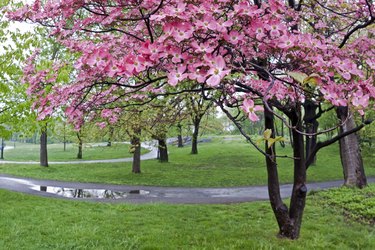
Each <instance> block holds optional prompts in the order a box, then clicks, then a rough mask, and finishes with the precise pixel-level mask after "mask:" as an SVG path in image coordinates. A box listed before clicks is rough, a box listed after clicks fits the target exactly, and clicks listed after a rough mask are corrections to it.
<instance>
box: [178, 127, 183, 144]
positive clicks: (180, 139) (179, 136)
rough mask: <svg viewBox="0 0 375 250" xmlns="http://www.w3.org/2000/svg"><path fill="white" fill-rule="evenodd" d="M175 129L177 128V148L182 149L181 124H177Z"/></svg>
mask: <svg viewBox="0 0 375 250" xmlns="http://www.w3.org/2000/svg"><path fill="white" fill-rule="evenodd" d="M177 128H178V135H177V143H178V147H179V148H182V147H183V146H184V144H183V142H182V126H181V124H178V125H177Z"/></svg>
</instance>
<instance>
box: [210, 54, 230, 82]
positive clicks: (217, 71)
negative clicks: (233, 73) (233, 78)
mask: <svg viewBox="0 0 375 250" xmlns="http://www.w3.org/2000/svg"><path fill="white" fill-rule="evenodd" d="M229 73H230V70H225V61H224V58H223V57H221V56H218V57H215V58H213V61H212V65H211V67H210V70H209V71H208V72H207V74H208V75H211V76H210V77H209V78H208V79H207V81H206V82H207V84H208V85H209V86H211V87H214V86H217V85H219V84H220V81H221V79H222V78H223V77H224V76H226V75H227V74H229Z"/></svg>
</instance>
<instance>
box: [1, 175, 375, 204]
mask: <svg viewBox="0 0 375 250" xmlns="http://www.w3.org/2000/svg"><path fill="white" fill-rule="evenodd" d="M368 182H375V178H368ZM342 184H343V181H329V182H318V183H309V184H307V188H308V190H309V191H311V190H321V189H328V188H333V187H339V186H341V185H342ZM0 189H6V190H12V191H17V192H22V193H28V194H33V195H39V196H45V197H55V198H63V199H75V200H87V201H96V202H127V203H152V202H164V203H179V204H199V203H201V204H219V203H238V202H250V201H259V200H268V190H267V186H249V187H232V188H180V187H152V186H127V185H107V184H95V183H78V182H63V181H52V180H38V179H32V178H19V177H15V176H11V175H4V174H0ZM291 190H292V184H285V185H281V187H280V192H281V196H282V197H283V198H287V197H290V193H291Z"/></svg>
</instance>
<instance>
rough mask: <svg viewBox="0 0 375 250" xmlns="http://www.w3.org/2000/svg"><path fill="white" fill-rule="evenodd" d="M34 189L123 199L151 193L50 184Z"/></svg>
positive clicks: (98, 197) (70, 194)
mask: <svg viewBox="0 0 375 250" xmlns="http://www.w3.org/2000/svg"><path fill="white" fill-rule="evenodd" d="M32 189H33V190H37V191H42V192H47V193H51V194H56V195H61V196H63V197H69V198H97V199H121V198H126V197H128V196H131V195H148V194H150V192H149V191H146V190H130V191H129V192H122V191H112V190H106V189H77V188H62V187H50V186H33V187H32Z"/></svg>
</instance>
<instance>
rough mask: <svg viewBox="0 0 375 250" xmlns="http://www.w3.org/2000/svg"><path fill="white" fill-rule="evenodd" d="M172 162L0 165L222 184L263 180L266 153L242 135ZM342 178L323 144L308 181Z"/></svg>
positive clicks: (287, 170)
mask: <svg viewBox="0 0 375 250" xmlns="http://www.w3.org/2000/svg"><path fill="white" fill-rule="evenodd" d="M169 151H170V162H169V163H159V162H158V161H157V160H148V161H143V162H142V167H141V168H142V174H140V175H136V174H132V173H131V163H105V164H76V165H51V166H50V167H48V168H42V167H39V166H37V165H16V164H0V173H8V174H14V175H18V176H28V177H34V178H45V179H55V180H69V181H80V182H97V183H115V184H130V185H156V186H185V187H225V186H246V185H264V184H266V181H267V174H266V168H265V162H264V157H263V156H262V155H261V154H260V153H259V152H257V151H256V150H255V149H254V148H253V147H252V146H251V145H249V144H247V143H245V142H244V141H243V140H236V141H227V140H223V138H216V139H215V140H214V141H213V142H211V143H202V144H199V154H198V155H191V154H190V147H184V148H177V147H171V146H170V147H169ZM278 152H279V154H280V155H291V151H290V148H284V149H283V148H281V147H279V148H278ZM371 159H372V157H371V156H369V157H367V158H365V159H364V162H365V167H366V173H367V175H368V176H375V162H374V161H373V160H371ZM292 164H293V163H292V160H290V159H279V172H280V180H281V182H282V183H291V182H292V174H293V168H292ZM340 179H343V174H342V168H341V163H340V158H339V152H338V146H337V145H332V146H330V147H327V148H325V149H323V150H322V151H321V152H320V153H319V155H318V161H317V164H316V165H315V166H311V167H310V169H309V170H308V181H310V182H316V181H327V180H340Z"/></svg>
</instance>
